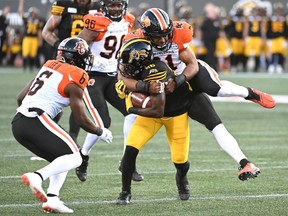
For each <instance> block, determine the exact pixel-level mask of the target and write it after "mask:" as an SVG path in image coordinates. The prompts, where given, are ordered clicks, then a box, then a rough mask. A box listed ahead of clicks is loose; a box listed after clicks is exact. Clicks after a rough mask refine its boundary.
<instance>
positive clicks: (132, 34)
mask: <svg viewBox="0 0 288 216" xmlns="http://www.w3.org/2000/svg"><path fill="white" fill-rule="evenodd" d="M132 38H144V35H143V32H142V30H141V29H137V30H135V31H133V32H130V33H128V34H126V35H125V37H124V38H123V43H124V42H126V41H128V40H130V39H132Z"/></svg>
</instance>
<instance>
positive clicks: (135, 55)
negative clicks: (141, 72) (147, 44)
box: [128, 49, 148, 63]
mask: <svg viewBox="0 0 288 216" xmlns="http://www.w3.org/2000/svg"><path fill="white" fill-rule="evenodd" d="M147 57H148V53H147V51H146V50H135V49H134V50H132V51H131V52H130V53H129V60H128V63H132V62H133V60H134V59H135V60H136V61H138V60H140V59H144V58H147Z"/></svg>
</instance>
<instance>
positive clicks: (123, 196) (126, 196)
mask: <svg viewBox="0 0 288 216" xmlns="http://www.w3.org/2000/svg"><path fill="white" fill-rule="evenodd" d="M131 197H132V196H131V194H130V193H128V192H127V191H122V192H121V193H120V194H119V197H118V198H117V200H116V204H117V205H127V204H129V203H130V200H131Z"/></svg>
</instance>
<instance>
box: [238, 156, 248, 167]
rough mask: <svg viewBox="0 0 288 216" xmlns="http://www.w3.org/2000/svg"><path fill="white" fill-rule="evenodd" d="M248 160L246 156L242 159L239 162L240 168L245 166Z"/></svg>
mask: <svg viewBox="0 0 288 216" xmlns="http://www.w3.org/2000/svg"><path fill="white" fill-rule="evenodd" d="M249 162H250V161H249V160H247V159H246V158H244V159H242V160H241V161H240V162H239V164H240V166H241V167H242V168H244V167H245V166H246V164H247V163H249Z"/></svg>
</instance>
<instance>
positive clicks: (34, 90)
mask: <svg viewBox="0 0 288 216" xmlns="http://www.w3.org/2000/svg"><path fill="white" fill-rule="evenodd" d="M52 74H53V72H51V71H44V72H43V73H41V74H40V76H39V77H37V78H36V82H34V83H33V85H32V86H31V88H30V91H29V92H28V95H34V94H36V93H37V91H38V90H39V89H41V88H42V86H43V85H44V81H43V80H40V78H41V77H42V76H46V78H49V77H50V76H51V75H52Z"/></svg>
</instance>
